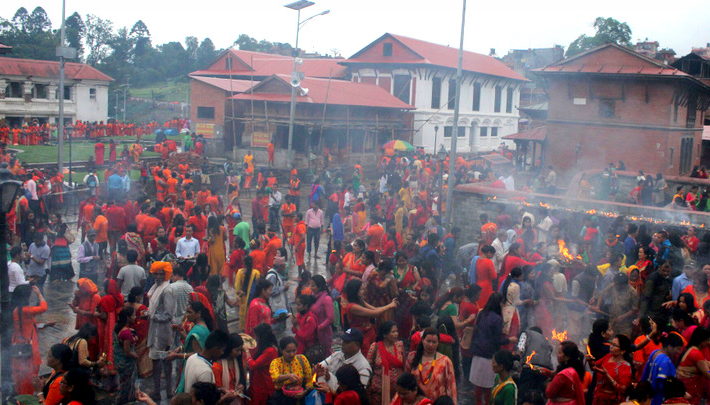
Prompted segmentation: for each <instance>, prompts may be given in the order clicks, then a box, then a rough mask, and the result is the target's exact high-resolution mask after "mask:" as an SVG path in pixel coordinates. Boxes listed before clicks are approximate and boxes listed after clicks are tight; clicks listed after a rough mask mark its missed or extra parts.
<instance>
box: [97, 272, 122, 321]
mask: <svg viewBox="0 0 710 405" xmlns="http://www.w3.org/2000/svg"><path fill="white" fill-rule="evenodd" d="M99 306H100V307H101V310H102V311H104V312H106V313H107V314H111V313H116V312H118V311H120V310H121V309H123V295H121V290H119V289H118V283H116V280H113V279H111V280H109V281H108V287H107V288H106V295H104V297H103V298H101V301H100V302H99Z"/></svg>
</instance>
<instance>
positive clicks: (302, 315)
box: [292, 294, 318, 354]
mask: <svg viewBox="0 0 710 405" xmlns="http://www.w3.org/2000/svg"><path fill="white" fill-rule="evenodd" d="M315 303H316V297H314V296H312V295H307V294H301V295H299V296H298V297H297V298H296V311H297V312H298V314H297V315H296V319H295V320H294V322H293V328H292V331H293V333H294V334H295V336H296V342H297V343H298V344H297V351H296V353H298V354H303V353H305V352H306V350H307V349H308V348H309V347H312V346H315V345H316V344H318V318H317V317H316V315H315V314H314V313H313V311H311V307H312V306H313V304H315Z"/></svg>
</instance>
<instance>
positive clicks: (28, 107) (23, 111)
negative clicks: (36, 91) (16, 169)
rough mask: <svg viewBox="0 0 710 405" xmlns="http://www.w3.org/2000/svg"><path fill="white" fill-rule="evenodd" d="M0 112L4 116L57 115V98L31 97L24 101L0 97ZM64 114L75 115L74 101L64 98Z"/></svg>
mask: <svg viewBox="0 0 710 405" xmlns="http://www.w3.org/2000/svg"><path fill="white" fill-rule="evenodd" d="M0 114H2V115H5V116H13V115H15V116H57V115H59V100H49V99H39V98H35V99H32V101H30V102H25V100H23V99H21V98H5V99H0ZM64 114H66V115H69V116H71V115H76V103H74V101H73V100H64Z"/></svg>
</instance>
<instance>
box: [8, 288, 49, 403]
mask: <svg viewBox="0 0 710 405" xmlns="http://www.w3.org/2000/svg"><path fill="white" fill-rule="evenodd" d="M33 292H34V293H35V294H37V297H38V298H39V304H38V305H37V306H34V307H31V306H30V296H32V293H33ZM12 302H13V304H14V306H15V308H14V309H13V311H12V317H13V322H14V326H15V330H14V332H13V333H12V344H13V345H15V344H28V343H29V344H30V345H31V346H32V353H31V355H30V357H29V358H13V359H12V377H13V381H14V383H15V391H16V392H17V393H18V394H24V395H32V394H33V393H34V388H33V387H32V379H33V378H34V377H36V376H37V375H38V373H39V368H40V366H41V365H42V355H41V354H40V352H39V335H38V334H37V325H36V323H35V316H36V315H39V314H42V313H44V312H47V301H45V300H44V297H43V296H42V293H41V292H40V290H39V288H38V287H37V286H33V287H30V285H29V284H21V285H18V286H17V287H15V290H14V291H13V292H12ZM3 333H4V332H3Z"/></svg>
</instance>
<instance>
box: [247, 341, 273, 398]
mask: <svg viewBox="0 0 710 405" xmlns="http://www.w3.org/2000/svg"><path fill="white" fill-rule="evenodd" d="M255 354H256V352H255ZM278 357H279V353H278V351H277V350H276V348H275V347H269V348H268V349H266V350H264V352H263V353H261V355H259V357H257V358H251V357H250V358H249V359H247V365H248V366H249V371H250V377H251V384H249V389H248V390H247V396H248V397H249V398H251V405H266V402H267V401H268V400H269V397H271V395H273V393H274V391H276V389H275V388H274V382H273V381H272V380H271V375H270V374H269V366H271V362H272V361H273V360H275V359H277V358H278Z"/></svg>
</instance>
